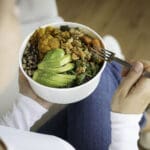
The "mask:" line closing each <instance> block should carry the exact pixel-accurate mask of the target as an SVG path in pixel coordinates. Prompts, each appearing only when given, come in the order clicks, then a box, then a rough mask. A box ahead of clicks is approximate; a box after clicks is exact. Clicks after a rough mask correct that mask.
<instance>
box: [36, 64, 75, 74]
mask: <svg viewBox="0 0 150 150" xmlns="http://www.w3.org/2000/svg"><path fill="white" fill-rule="evenodd" d="M74 66H75V65H74V64H73V63H68V64H66V65H64V66H62V67H56V68H52V67H46V68H45V67H44V66H39V69H41V70H46V71H47V72H56V73H63V72H66V71H69V70H72V69H73V68H74Z"/></svg>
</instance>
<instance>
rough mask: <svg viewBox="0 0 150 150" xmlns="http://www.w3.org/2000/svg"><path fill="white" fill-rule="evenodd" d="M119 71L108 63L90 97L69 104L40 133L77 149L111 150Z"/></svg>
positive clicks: (116, 66)
mask: <svg viewBox="0 0 150 150" xmlns="http://www.w3.org/2000/svg"><path fill="white" fill-rule="evenodd" d="M120 70H121V66H120V65H118V64H116V63H111V64H107V66H106V68H105V70H104V72H103V74H102V78H101V81H100V83H99V85H98V87H97V88H96V90H95V91H94V92H93V93H92V94H91V95H90V96H89V97H87V98H85V99H84V100H83V101H80V102H78V103H74V104H70V105H69V106H68V107H67V108H65V109H64V110H63V111H61V112H59V113H58V114H57V115H56V116H55V117H53V118H52V119H51V120H49V121H48V122H47V123H46V124H44V125H43V126H42V127H41V128H40V129H39V130H38V132H40V133H45V134H51V135H55V136H58V137H61V138H63V139H64V140H66V141H68V142H69V143H70V144H72V145H73V146H74V147H75V148H76V149H77V150H108V146H109V144H110V142H111V127H110V103H111V99H112V96H113V94H114V92H115V90H116V88H117V86H118V84H119V83H120V80H121V76H120Z"/></svg>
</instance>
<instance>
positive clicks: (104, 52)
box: [91, 48, 115, 61]
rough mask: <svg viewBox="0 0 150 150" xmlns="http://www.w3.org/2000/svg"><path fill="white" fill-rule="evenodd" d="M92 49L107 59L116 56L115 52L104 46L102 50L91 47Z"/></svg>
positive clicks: (109, 59)
mask: <svg viewBox="0 0 150 150" xmlns="http://www.w3.org/2000/svg"><path fill="white" fill-rule="evenodd" d="M91 50H92V51H93V52H95V53H96V54H97V55H98V56H99V57H101V58H102V59H103V60H105V61H112V59H113V57H114V56H115V53H113V52H110V51H109V50H106V49H103V48H102V49H100V50H97V49H94V48H91Z"/></svg>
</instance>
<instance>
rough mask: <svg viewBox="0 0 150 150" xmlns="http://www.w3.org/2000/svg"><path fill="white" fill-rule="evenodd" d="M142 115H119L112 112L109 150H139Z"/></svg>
mask: <svg viewBox="0 0 150 150" xmlns="http://www.w3.org/2000/svg"><path fill="white" fill-rule="evenodd" d="M141 117H142V114H140V115H134V114H129V115H128V114H119V113H113V112H111V128H112V131H111V132H112V133H111V145H110V147H109V150H138V145H137V141H138V139H139V131H140V127H139V121H140V120H141Z"/></svg>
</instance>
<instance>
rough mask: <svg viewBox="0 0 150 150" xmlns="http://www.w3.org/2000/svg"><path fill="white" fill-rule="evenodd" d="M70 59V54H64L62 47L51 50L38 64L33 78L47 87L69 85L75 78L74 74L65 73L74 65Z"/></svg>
mask: <svg viewBox="0 0 150 150" xmlns="http://www.w3.org/2000/svg"><path fill="white" fill-rule="evenodd" d="M71 61H72V60H71V55H69V54H66V55H65V52H64V50H63V49H54V50H51V51H49V52H48V53H47V54H46V55H45V57H44V59H43V60H42V62H41V63H40V64H38V69H37V70H36V71H35V72H34V74H33V80H35V81H37V82H39V83H40V84H43V85H46V86H48V87H56V88H59V87H61V88H63V87H70V86H71V85H72V84H73V81H74V80H75V79H76V75H69V74H67V71H70V70H72V69H74V67H75V66H74V63H71Z"/></svg>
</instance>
